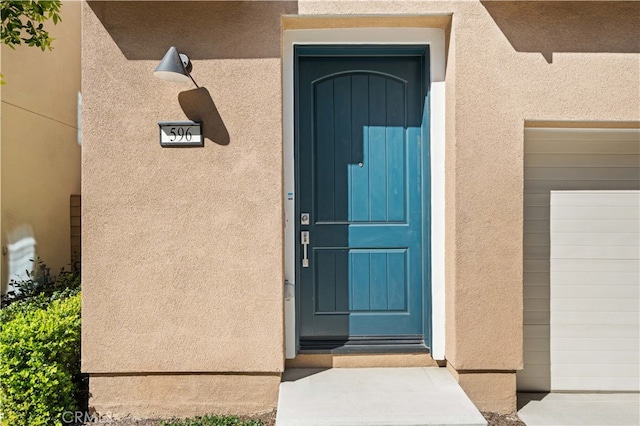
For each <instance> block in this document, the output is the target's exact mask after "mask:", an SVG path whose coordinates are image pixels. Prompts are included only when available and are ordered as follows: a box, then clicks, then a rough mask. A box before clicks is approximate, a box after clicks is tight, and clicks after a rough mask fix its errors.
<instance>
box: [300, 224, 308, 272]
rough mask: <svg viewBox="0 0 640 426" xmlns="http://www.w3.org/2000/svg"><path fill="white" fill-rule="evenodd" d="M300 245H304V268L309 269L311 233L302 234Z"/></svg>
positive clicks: (303, 232) (304, 232)
mask: <svg viewBox="0 0 640 426" xmlns="http://www.w3.org/2000/svg"><path fill="white" fill-rule="evenodd" d="M300 243H301V244H302V267H303V268H308V267H309V258H308V257H307V246H308V245H309V231H302V232H300Z"/></svg>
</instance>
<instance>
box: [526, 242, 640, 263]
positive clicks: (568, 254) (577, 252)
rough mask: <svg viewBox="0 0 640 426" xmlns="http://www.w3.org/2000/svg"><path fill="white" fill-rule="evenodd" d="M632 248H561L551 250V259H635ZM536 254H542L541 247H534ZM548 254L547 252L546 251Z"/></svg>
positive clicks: (598, 246)
mask: <svg viewBox="0 0 640 426" xmlns="http://www.w3.org/2000/svg"><path fill="white" fill-rule="evenodd" d="M633 248H634V246H631V245H628V246H623V245H617V246H610V245H583V246H573V245H572V246H561V247H556V248H554V249H553V250H554V251H553V253H552V255H553V257H554V258H556V259H570V258H572V257H573V256H580V258H582V259H594V260H600V259H635V258H636V257H637V255H636V254H635V253H634V250H633ZM536 249H538V252H540V253H543V249H542V247H536ZM546 252H547V253H549V250H547V251H546Z"/></svg>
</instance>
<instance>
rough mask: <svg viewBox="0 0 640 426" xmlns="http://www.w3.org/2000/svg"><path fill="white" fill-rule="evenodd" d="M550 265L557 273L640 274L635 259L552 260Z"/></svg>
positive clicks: (639, 267)
mask: <svg viewBox="0 0 640 426" xmlns="http://www.w3.org/2000/svg"><path fill="white" fill-rule="evenodd" d="M550 265H551V267H552V268H553V272H554V274H555V273H556V272H578V273H585V272H633V273H636V274H637V273H638V272H640V265H639V264H638V261H636V260H633V259H608V260H602V259H601V260H598V259H595V260H594V259H551V261H550Z"/></svg>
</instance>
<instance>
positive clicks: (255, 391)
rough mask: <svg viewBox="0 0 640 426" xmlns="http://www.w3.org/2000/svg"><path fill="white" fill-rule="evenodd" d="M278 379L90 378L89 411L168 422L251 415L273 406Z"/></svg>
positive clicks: (247, 376) (268, 376)
mask: <svg viewBox="0 0 640 426" xmlns="http://www.w3.org/2000/svg"><path fill="white" fill-rule="evenodd" d="M280 376H281V375H280V373H266V374H264V373H260V374H228V373H225V374H208V373H202V374H144V373H141V374H139V375H138V374H127V375H106V374H100V375H90V377H89V392H90V398H89V407H90V410H91V411H92V412H94V413H95V414H97V415H98V416H100V417H110V418H115V419H118V418H125V417H131V418H173V417H178V418H182V417H191V416H197V415H204V414H239V415H245V414H257V413H264V412H269V411H272V410H274V409H275V408H276V406H277V403H278V387H279V385H280Z"/></svg>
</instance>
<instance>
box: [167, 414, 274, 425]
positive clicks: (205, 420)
mask: <svg viewBox="0 0 640 426" xmlns="http://www.w3.org/2000/svg"><path fill="white" fill-rule="evenodd" d="M262 425H263V423H262V421H260V420H240V418H239V417H237V416H214V415H207V416H204V417H195V418H193V419H184V420H170V421H163V422H162V423H160V426H262Z"/></svg>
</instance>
